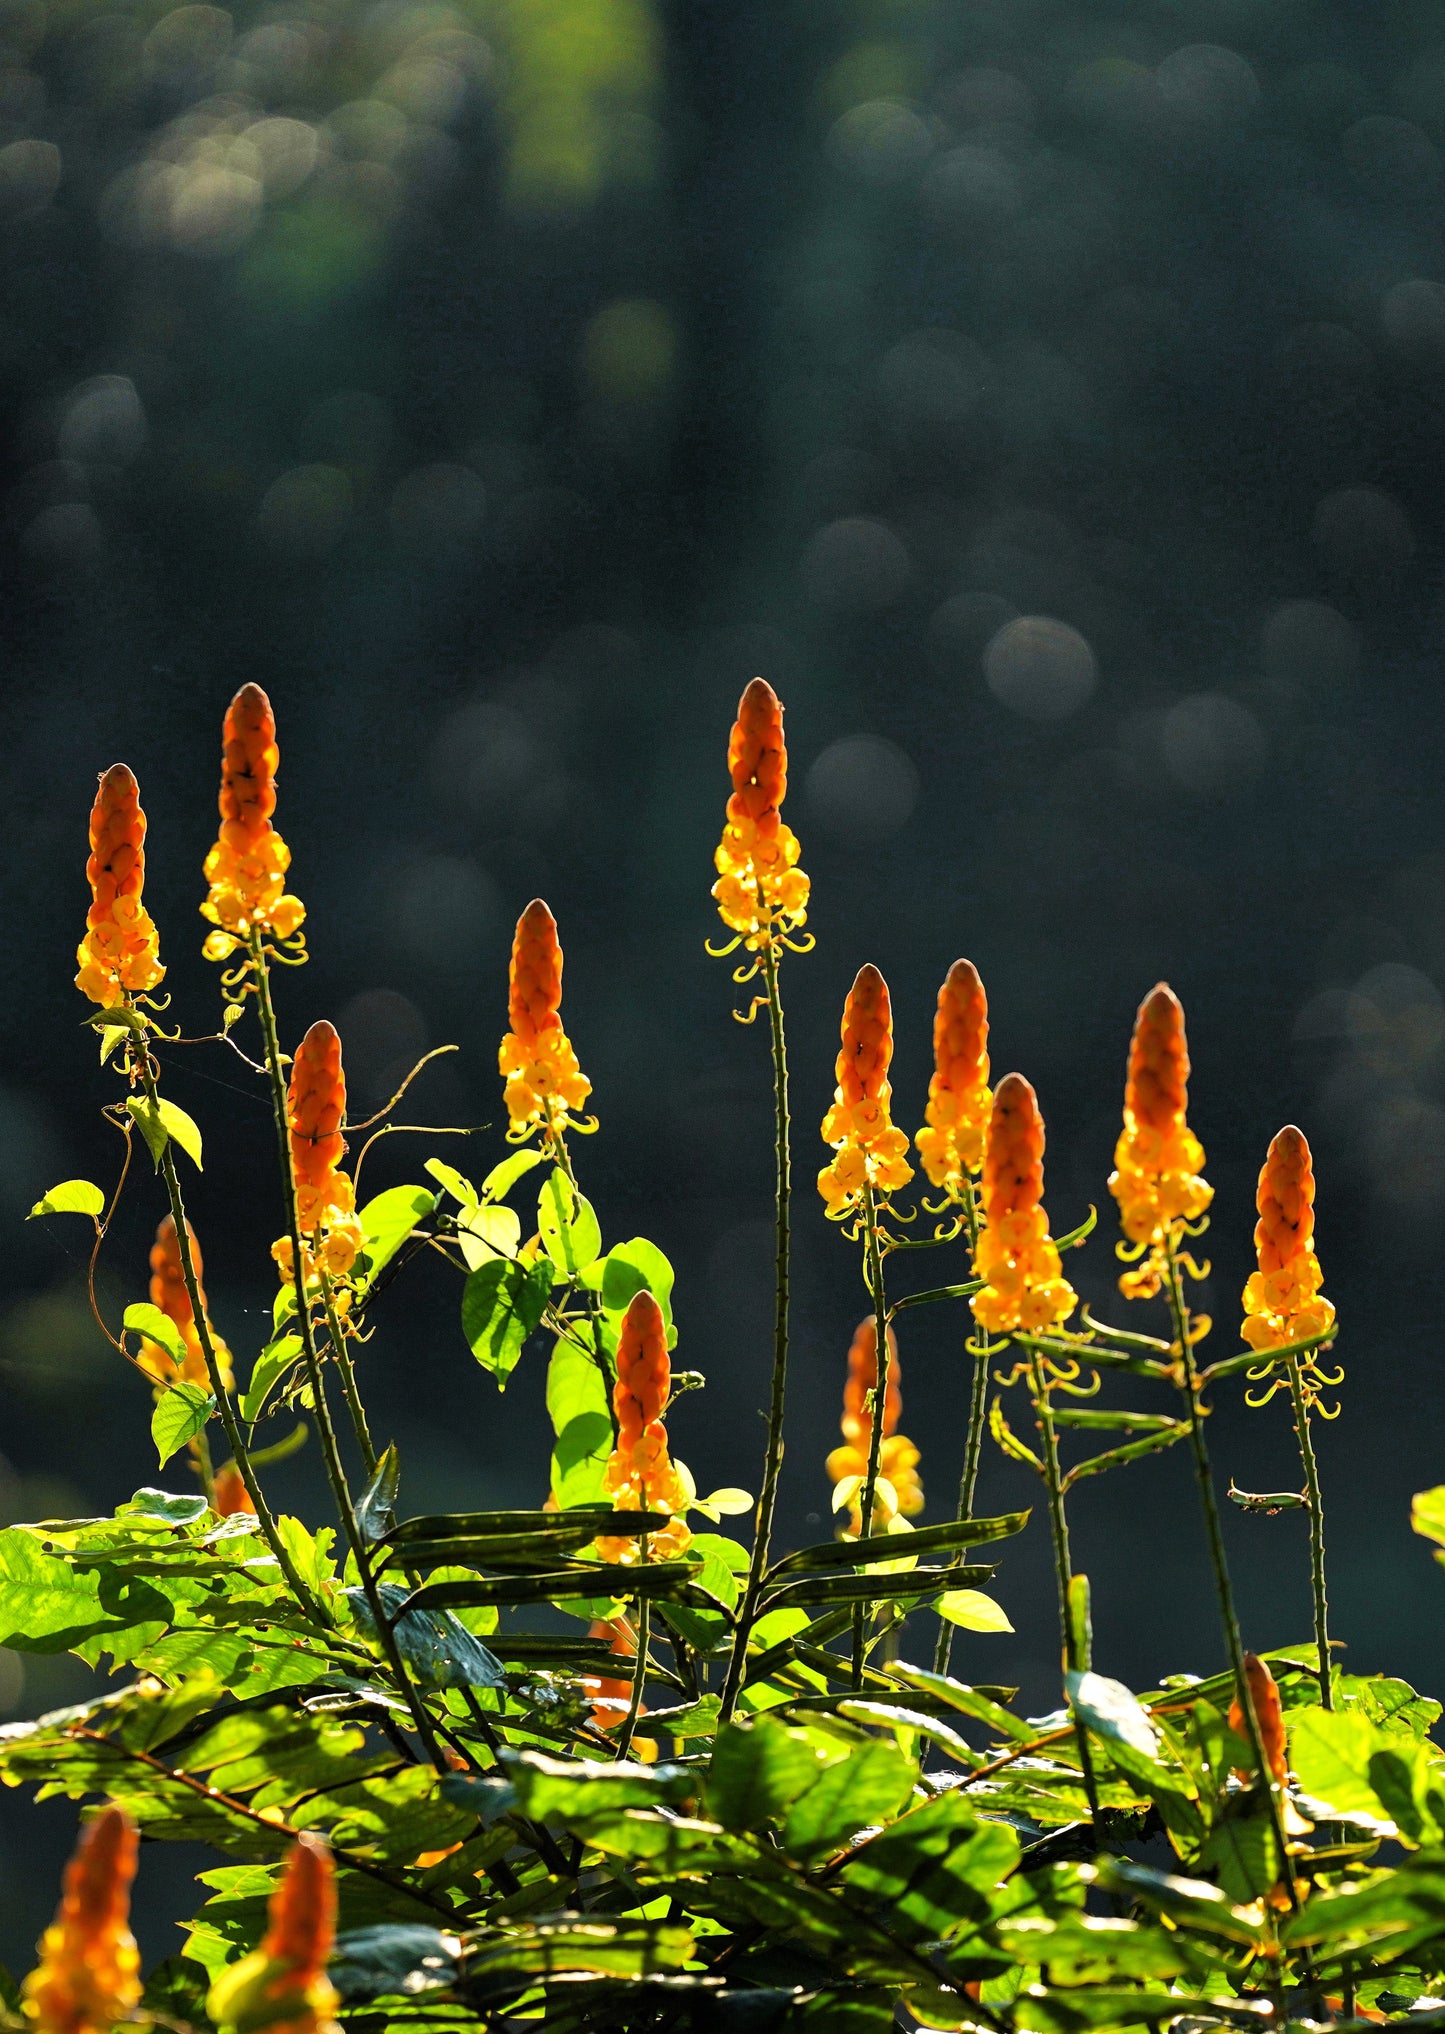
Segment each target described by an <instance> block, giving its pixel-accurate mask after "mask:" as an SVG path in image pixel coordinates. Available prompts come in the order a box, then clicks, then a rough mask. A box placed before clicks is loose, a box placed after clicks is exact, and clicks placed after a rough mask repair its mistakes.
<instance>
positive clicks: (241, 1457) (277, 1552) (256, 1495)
mask: <svg viewBox="0 0 1445 2034" xmlns="http://www.w3.org/2000/svg"><path fill="white" fill-rule="evenodd" d="M131 1058H132V1061H133V1063H134V1065H135V1067H136V1071H137V1072H138V1073H139V1075H140V1080H141V1086H142V1087H143V1088H144V1089H145V1094H146V1100H147V1101H148V1102H149V1103H150V1105H151V1110H152V1113H153V1116H154V1120H155V1121H156V1122H159V1121H160V1099H161V1098H160V1092H159V1090H158V1088H157V1087H156V1076H155V1068H154V1066H153V1065H152V1063H151V1057H150V1052H149V1049H148V1047H147V1042H146V1040H145V1039H144V1038H142V1039H141V1040H140V1041H139V1043H138V1044H137V1045H136V1046H134V1047H133V1048H132V1051H131ZM160 1171H161V1177H162V1179H163V1180H164V1181H165V1183H166V1194H167V1197H168V1198H169V1200H170V1204H171V1220H172V1222H173V1223H174V1224H175V1231H176V1248H177V1249H178V1250H179V1252H180V1257H181V1276H182V1278H183V1279H184V1280H185V1286H186V1295H187V1297H188V1298H189V1300H190V1302H191V1313H192V1315H193V1316H194V1318H195V1323H196V1334H197V1337H198V1338H199V1340H200V1344H201V1354H202V1356H203V1357H204V1358H205V1363H206V1376H207V1378H208V1379H209V1380H210V1386H211V1391H212V1393H213V1395H214V1397H215V1401H216V1411H217V1412H218V1413H219V1414H220V1418H221V1425H222V1427H223V1428H224V1429H225V1434H226V1440H227V1442H228V1444H229V1446H230V1450H231V1454H232V1455H233V1457H234V1458H235V1463H236V1467H237V1469H238V1470H239V1471H240V1474H241V1481H242V1482H243V1483H244V1484H245V1486H246V1495H247V1496H248V1497H249V1498H250V1500H251V1503H252V1504H253V1505H254V1507H255V1510H256V1522H257V1524H258V1525H259V1526H260V1528H261V1537H262V1538H263V1539H264V1540H265V1542H266V1545H267V1546H268V1547H269V1548H270V1550H271V1553H272V1554H273V1555H274V1557H275V1560H276V1565H277V1567H278V1568H279V1569H280V1570H281V1573H282V1574H283V1575H284V1576H285V1578H286V1586H287V1588H288V1589H289V1590H290V1591H291V1593H292V1595H293V1596H294V1597H295V1598H296V1601H297V1602H298V1603H299V1604H300V1606H301V1608H302V1609H303V1610H304V1611H305V1613H306V1615H307V1616H308V1617H310V1618H313V1619H314V1620H315V1621H316V1622H317V1623H318V1624H320V1625H322V1626H324V1627H328V1628H329V1627H330V1626H331V1625H332V1624H334V1622H335V1619H334V1618H333V1617H332V1616H331V1613H330V1611H329V1610H328V1609H327V1608H326V1606H325V1605H324V1604H323V1603H321V1602H320V1601H319V1600H318V1598H317V1597H315V1596H313V1594H312V1593H311V1591H310V1590H309V1589H308V1588H307V1586H306V1584H305V1583H304V1582H303V1581H302V1579H301V1576H300V1573H299V1572H298V1570H297V1567H296V1563H295V1562H294V1561H293V1560H292V1558H291V1556H290V1554H289V1553H288V1552H287V1551H286V1547H285V1545H284V1543H283V1541H282V1539H281V1535H280V1533H279V1531H278V1530H277V1527H276V1520H275V1517H274V1516H273V1514H272V1511H271V1507H270V1505H268V1504H267V1502H266V1499H265V1497H264V1496H263V1495H262V1491H261V1485H260V1483H259V1482H258V1481H257V1478H256V1471H255V1470H254V1468H253V1467H252V1466H251V1458H250V1456H249V1455H248V1454H247V1452H246V1443H245V1440H244V1438H243V1436H242V1433H241V1423H240V1421H239V1420H238V1419H237V1418H236V1411H235V1407H234V1406H233V1405H232V1404H231V1394H230V1392H229V1391H228V1390H227V1389H226V1381H225V1378H224V1376H223V1375H222V1372H221V1365H220V1362H219V1360H218V1359H217V1356H216V1345H215V1342H214V1340H213V1339H212V1336H211V1324H210V1322H209V1320H208V1319H207V1318H206V1303H205V1300H204V1299H203V1298H202V1296H201V1282H200V1280H199V1279H198V1278H197V1276H196V1260H195V1253H194V1251H193V1250H192V1249H191V1229H190V1224H189V1222H188V1221H187V1220H186V1204H185V1201H184V1199H183V1198H182V1195H181V1182H180V1175H179V1174H178V1173H177V1171H176V1157H175V1151H174V1149H173V1147H172V1145H171V1141H170V1139H169V1138H167V1139H166V1142H165V1144H164V1145H163V1146H162V1148H161V1156H160Z"/></svg>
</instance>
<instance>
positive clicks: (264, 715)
mask: <svg viewBox="0 0 1445 2034" xmlns="http://www.w3.org/2000/svg"><path fill="white" fill-rule="evenodd" d="M230 714H234V715H235V716H236V718H237V719H238V720H245V721H249V722H250V723H251V724H252V725H253V726H254V725H255V724H256V723H258V722H260V721H263V720H270V721H274V720H275V715H274V714H273V713H272V711H271V701H270V697H269V695H268V694H267V693H266V692H264V691H263V690H262V688H261V687H260V686H259V685H243V686H242V687H241V689H240V690H239V692H237V693H236V694H235V696H234V697H233V699H232V700H231V704H230V707H229V709H228V717H229V715H230Z"/></svg>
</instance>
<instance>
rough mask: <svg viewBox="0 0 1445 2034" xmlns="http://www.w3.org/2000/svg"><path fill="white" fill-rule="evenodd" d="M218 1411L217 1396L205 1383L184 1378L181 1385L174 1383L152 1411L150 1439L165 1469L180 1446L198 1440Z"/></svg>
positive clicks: (182, 1446)
mask: <svg viewBox="0 0 1445 2034" xmlns="http://www.w3.org/2000/svg"><path fill="white" fill-rule="evenodd" d="M215 1410H216V1401H215V1398H214V1397H213V1396H212V1394H211V1393H210V1392H209V1391H207V1390H206V1389H205V1387H204V1385H200V1384H190V1383H188V1382H187V1381H186V1380H185V1379H184V1378H182V1380H181V1382H180V1383H179V1384H173V1385H172V1386H171V1388H170V1390H169V1391H168V1392H167V1393H166V1394H165V1396H164V1397H163V1398H162V1399H161V1401H160V1403H159V1404H158V1405H157V1406H156V1409H155V1411H154V1412H153V1413H152V1414H151V1439H152V1440H153V1441H154V1442H155V1444H156V1453H157V1454H158V1455H159V1456H160V1461H161V1467H162V1469H164V1468H165V1466H166V1464H167V1462H169V1461H170V1459H171V1457H172V1455H174V1454H175V1453H176V1451H177V1449H179V1448H184V1447H185V1445H186V1443H187V1441H193V1440H194V1439H195V1437H196V1435H197V1434H198V1433H200V1431H201V1429H202V1427H204V1426H205V1424H206V1421H207V1420H208V1419H209V1418H210V1417H211V1414H212V1413H213V1412H214V1411H215Z"/></svg>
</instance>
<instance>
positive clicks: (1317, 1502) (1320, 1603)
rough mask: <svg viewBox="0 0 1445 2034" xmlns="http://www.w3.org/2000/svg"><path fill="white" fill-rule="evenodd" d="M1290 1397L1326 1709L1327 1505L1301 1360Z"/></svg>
mask: <svg viewBox="0 0 1445 2034" xmlns="http://www.w3.org/2000/svg"><path fill="white" fill-rule="evenodd" d="M1288 1369H1289V1395H1290V1400H1291V1403H1292V1404H1293V1406H1294V1427H1295V1432H1296V1433H1297V1434H1298V1435H1299V1453H1300V1461H1301V1463H1302V1464H1303V1465H1304V1472H1305V1495H1306V1497H1307V1499H1308V1502H1309V1515H1310V1589H1311V1593H1312V1594H1313V1596H1314V1607H1315V1647H1316V1650H1317V1651H1318V1653H1319V1656H1320V1657H1319V1679H1320V1702H1321V1704H1322V1705H1323V1707H1324V1708H1326V1709H1333V1708H1334V1706H1335V1697H1334V1689H1333V1687H1332V1686H1331V1677H1330V1625H1329V1599H1328V1597H1327V1596H1326V1594H1325V1503H1324V1497H1323V1496H1322V1494H1321V1491H1320V1472H1319V1466H1318V1464H1317V1463H1316V1461H1315V1446H1314V1441H1313V1439H1312V1438H1311V1435H1310V1407H1309V1400H1308V1398H1307V1397H1306V1396H1305V1388H1304V1379H1303V1377H1302V1376H1301V1374H1300V1359H1299V1358H1298V1356H1291V1357H1290V1358H1289V1359H1288Z"/></svg>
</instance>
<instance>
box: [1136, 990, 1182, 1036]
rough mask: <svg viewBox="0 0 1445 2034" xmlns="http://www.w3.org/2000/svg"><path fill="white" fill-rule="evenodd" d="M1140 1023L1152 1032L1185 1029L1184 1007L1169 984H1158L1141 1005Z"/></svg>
mask: <svg viewBox="0 0 1445 2034" xmlns="http://www.w3.org/2000/svg"><path fill="white" fill-rule="evenodd" d="M1138 1023H1139V1024H1140V1025H1141V1026H1142V1027H1145V1028H1147V1029H1149V1030H1151V1031H1169V1030H1174V1029H1178V1030H1180V1031H1182V1030H1183V1029H1184V1005H1183V1004H1182V1003H1181V1002H1180V1000H1179V998H1178V997H1177V996H1176V995H1175V993H1174V991H1173V990H1172V989H1171V988H1170V986H1169V984H1168V983H1167V982H1156V983H1155V984H1154V986H1153V988H1152V989H1151V990H1150V991H1149V993H1148V995H1147V996H1146V997H1145V998H1144V1000H1143V1002H1142V1003H1141V1004H1140V1005H1139V1016H1138Z"/></svg>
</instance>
